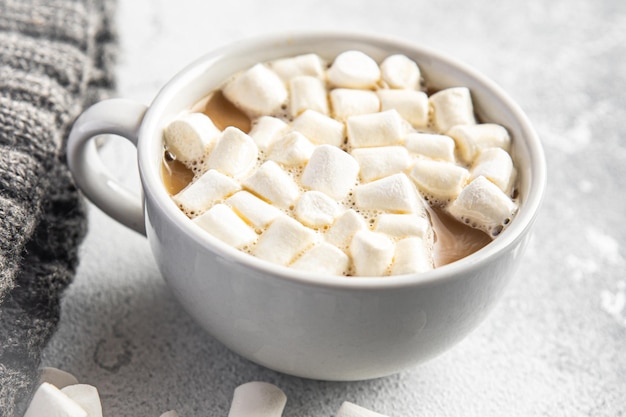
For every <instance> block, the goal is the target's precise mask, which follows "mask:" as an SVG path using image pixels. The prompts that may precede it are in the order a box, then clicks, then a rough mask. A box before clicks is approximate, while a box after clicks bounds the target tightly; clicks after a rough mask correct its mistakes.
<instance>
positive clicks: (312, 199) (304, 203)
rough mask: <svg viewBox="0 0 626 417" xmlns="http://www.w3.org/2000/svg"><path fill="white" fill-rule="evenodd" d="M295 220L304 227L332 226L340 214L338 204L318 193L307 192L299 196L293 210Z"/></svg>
mask: <svg viewBox="0 0 626 417" xmlns="http://www.w3.org/2000/svg"><path fill="white" fill-rule="evenodd" d="M294 214H295V215H296V218H297V219H298V220H299V221H300V222H301V223H302V224H304V225H305V226H308V227H313V228H317V227H322V226H327V225H329V224H332V223H333V222H334V221H335V219H336V218H337V216H339V214H341V209H340V207H339V204H337V202H336V201H335V200H333V199H332V198H330V197H329V196H327V195H326V194H324V193H322V192H320V191H307V192H305V193H303V194H302V195H301V196H300V199H299V200H298V203H297V204H296V208H295V210H294Z"/></svg>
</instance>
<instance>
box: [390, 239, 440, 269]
mask: <svg viewBox="0 0 626 417" xmlns="http://www.w3.org/2000/svg"><path fill="white" fill-rule="evenodd" d="M393 258H394V261H393V265H392V266H391V275H402V274H415V273H420V272H426V271H430V270H431V269H433V268H434V263H433V258H432V252H431V248H430V247H429V246H428V245H427V244H426V242H425V241H424V239H422V238H420V237H410V238H406V239H402V240H400V241H399V242H398V243H396V251H395V254H394V257H393Z"/></svg>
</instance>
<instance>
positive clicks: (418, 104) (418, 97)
mask: <svg viewBox="0 0 626 417" xmlns="http://www.w3.org/2000/svg"><path fill="white" fill-rule="evenodd" d="M377 94H378V98H379V99H380V109H381V110H382V111H386V110H392V109H395V110H397V111H398V113H400V116H402V117H403V118H404V119H405V120H406V121H407V122H409V123H410V124H411V125H412V126H413V127H415V128H423V127H426V126H427V125H428V109H429V107H428V96H427V95H426V93H424V92H422V91H417V90H389V89H383V90H378V91H377Z"/></svg>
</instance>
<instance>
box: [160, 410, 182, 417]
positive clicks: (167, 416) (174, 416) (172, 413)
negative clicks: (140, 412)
mask: <svg viewBox="0 0 626 417" xmlns="http://www.w3.org/2000/svg"><path fill="white" fill-rule="evenodd" d="M159 417H179V416H178V413H177V412H176V410H169V411H166V412H164V413H163V414H161V415H160V416H159Z"/></svg>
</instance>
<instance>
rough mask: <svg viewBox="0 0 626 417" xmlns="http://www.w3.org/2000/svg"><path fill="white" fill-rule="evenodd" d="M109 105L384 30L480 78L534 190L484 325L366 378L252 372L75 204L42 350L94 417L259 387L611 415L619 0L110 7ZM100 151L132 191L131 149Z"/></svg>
mask: <svg viewBox="0 0 626 417" xmlns="http://www.w3.org/2000/svg"><path fill="white" fill-rule="evenodd" d="M118 26H119V35H120V42H121V46H122V50H121V56H120V61H119V65H118V77H119V94H120V96H123V97H128V98H134V99H137V100H140V101H142V102H145V103H149V102H150V100H151V99H152V97H153V96H154V95H155V94H156V92H157V90H158V88H159V87H160V86H161V85H162V84H163V83H164V82H165V81H167V80H168V79H169V78H170V77H171V76H172V75H174V74H175V73H176V72H177V71H178V70H179V69H180V68H181V67H182V66H183V65H185V64H187V63H188V62H189V61H191V60H192V59H194V58H196V57H197V56H199V55H201V54H203V53H205V52H207V51H209V50H211V49H213V48H215V47H218V46H221V45H224V44H226V43H228V42H231V41H233V40H236V39H240V38H244V37H249V36H253V35H255V34H261V33H266V32H275V31H277V30H281V29H301V28H307V29H345V30H359V31H368V32H377V33H386V34H390V35H394V36H397V37H401V38H404V39H407V40H411V41H415V42H419V43H422V44H424V45H427V46H430V47H433V48H438V49H440V50H441V51H442V52H444V53H446V54H449V55H451V56H454V57H456V58H458V59H461V60H463V61H465V62H466V63H468V64H470V65H472V66H474V67H475V68H476V69H478V70H479V71H481V72H483V73H484V74H486V75H487V76H489V77H491V78H492V79H494V80H495V81H496V82H497V83H499V84H500V85H501V86H502V87H503V88H504V89H505V90H506V91H508V92H509V93H510V95H511V96H512V97H513V98H514V99H516V100H517V101H518V102H519V103H520V105H521V106H522V107H523V108H524V110H525V111H526V112H527V114H528V116H529V117H530V119H531V120H532V122H533V123H534V125H535V127H536V129H537V131H538V133H539V135H540V136H541V138H542V140H543V143H544V145H545V150H546V155H547V162H548V174H549V182H548V190H547V196H546V199H545V203H544V205H543V209H542V212H541V214H540V216H539V218H538V220H537V223H536V231H535V234H534V238H533V239H532V241H531V243H530V245H529V248H528V251H527V253H526V257H525V261H524V263H523V265H522V267H521V268H520V270H519V271H518V273H517V275H516V277H515V279H514V280H513V282H512V284H511V285H510V286H509V288H508V290H507V292H506V294H505V296H504V298H503V299H502V300H501V302H500V303H499V304H498V306H497V307H496V309H495V310H494V311H493V313H492V314H491V315H490V316H489V318H488V319H487V321H486V322H485V323H484V324H483V325H482V326H481V327H480V328H479V329H477V330H476V331H475V332H473V333H472V334H471V335H470V336H469V337H467V338H466V339H465V340H464V341H462V342H461V343H460V344H459V345H457V346H456V347H454V348H453V349H451V350H450V351H448V352H446V353H444V354H443V355H441V356H440V357H438V358H436V359H434V360H432V361H431V362H428V363H426V364H424V365H422V366H419V367H417V368H415V369H411V370H408V371H405V372H402V373H400V374H398V375H394V376H390V377H387V378H381V379H377V380H372V381H365V382H351V383H329V382H319V381H310V380H303V379H299V378H294V377H289V376H285V375H281V374H278V373H275V372H272V371H269V370H266V369H263V368H261V367H259V366H257V365H255V364H253V363H250V362H249V361H247V360H245V359H242V358H240V357H238V356H237V355H235V354H233V353H231V352H230V351H228V350H227V349H226V348H224V347H223V346H222V345H221V344H220V343H219V342H217V341H216V340H214V339H213V338H212V337H211V336H209V335H207V334H206V333H204V332H203V331H202V330H201V329H200V328H199V327H198V326H197V325H196V324H195V323H194V322H193V321H192V320H191V319H190V318H189V317H188V316H187V315H186V314H185V313H184V311H183V309H182V308H181V306H180V305H178V304H177V302H176V301H175V300H174V299H173V297H172V295H171V294H170V293H169V291H168V289H167V288H166V286H165V284H164V281H163V280H162V278H161V277H160V275H159V273H158V271H157V269H156V266H155V262H154V260H153V258H152V255H151V253H150V251H149V248H148V244H147V242H146V241H145V240H144V238H143V237H141V236H139V235H137V234H135V233H134V232H131V231H129V230H126V229H124V227H122V226H120V225H118V224H116V223H115V222H114V221H113V220H111V219H109V218H107V217H106V216H105V215H103V214H102V213H101V212H100V211H99V210H98V209H96V208H93V207H91V209H90V228H91V229H90V232H89V235H88V236H87V239H86V241H85V243H84V245H83V246H82V261H81V265H80V269H79V271H78V275H77V277H76V280H75V282H74V284H73V285H72V286H71V287H70V289H69V290H68V292H67V293H66V297H65V299H64V302H63V310H62V318H61V323H60V328H59V331H58V333H57V334H56V336H55V337H54V339H53V340H52V342H51V343H50V345H49V346H48V348H47V350H46V351H45V354H44V365H48V366H56V367H59V368H62V369H64V370H66V371H69V372H71V373H73V374H75V375H76V376H77V377H78V379H79V380H80V381H82V382H85V383H90V384H93V385H95V386H97V387H98V389H99V391H100V394H101V397H102V403H103V407H104V414H105V417H107V416H119V417H123V416H159V415H160V413H162V412H164V411H166V410H169V409H176V410H177V411H178V412H179V414H180V415H181V417H183V416H184V417H192V416H225V415H226V414H227V412H228V408H229V405H230V400H231V396H232V391H233V389H234V388H235V387H236V386H237V385H239V384H241V383H244V382H248V381H251V380H263V381H267V382H271V383H274V384H276V385H278V386H279V387H280V388H282V389H283V390H284V391H285V392H286V393H287V396H288V402H287V406H286V409H285V413H284V415H285V416H294V417H304V416H310V417H317V416H332V415H334V412H335V411H336V409H337V408H338V407H339V405H340V404H341V402H342V401H344V400H349V401H352V402H356V403H358V404H360V405H362V406H364V407H367V408H370V409H372V410H375V411H378V412H380V413H383V414H387V415H389V416H396V417H409V416H411V417H413V416H415V417H416V416H456V417H460V416H466V417H467V416H481V417H487V416H611V417H614V416H623V415H626V274H625V272H624V271H625V267H626V260H625V259H626V256H625V253H624V245H626V227H624V214H625V213H626V198H624V193H623V192H624V191H623V190H624V186H625V185H626V180H625V177H626V146H625V145H626V128H625V127H624V123H625V122H624V121H625V119H626V111H625V109H626V29H625V28H626V3H625V2H623V1H618V0H614V1H611V0H601V1H590V0H586V1H585V0H571V1H570V0H555V1H543V0H529V1H524V2H512V1H511V2H509V1H500V2H494V1H458V2H457V1H449V0H446V1H438V2H435V1H432V2H426V1H423V0H407V1H373V0H372V1H356V0H354V1H345V0H335V1H332V2H321V1H310V0H304V1H299V2H293V1H254V0H246V1H244V0H231V1H222V2H213V1H200V0H197V1H192V0H176V1H174V0H158V1H155V0H133V1H121V2H120V10H119V20H118ZM104 157H105V159H106V160H107V161H108V163H109V165H110V166H111V169H112V170H114V171H115V172H116V173H117V175H119V177H120V178H122V179H123V180H124V181H125V182H127V183H128V184H129V186H131V187H136V186H137V179H136V175H135V174H134V169H135V167H134V165H133V158H134V153H133V149H132V147H130V145H126V144H122V143H119V142H115V143H112V144H110V145H107V146H106V147H105V149H104Z"/></svg>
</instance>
